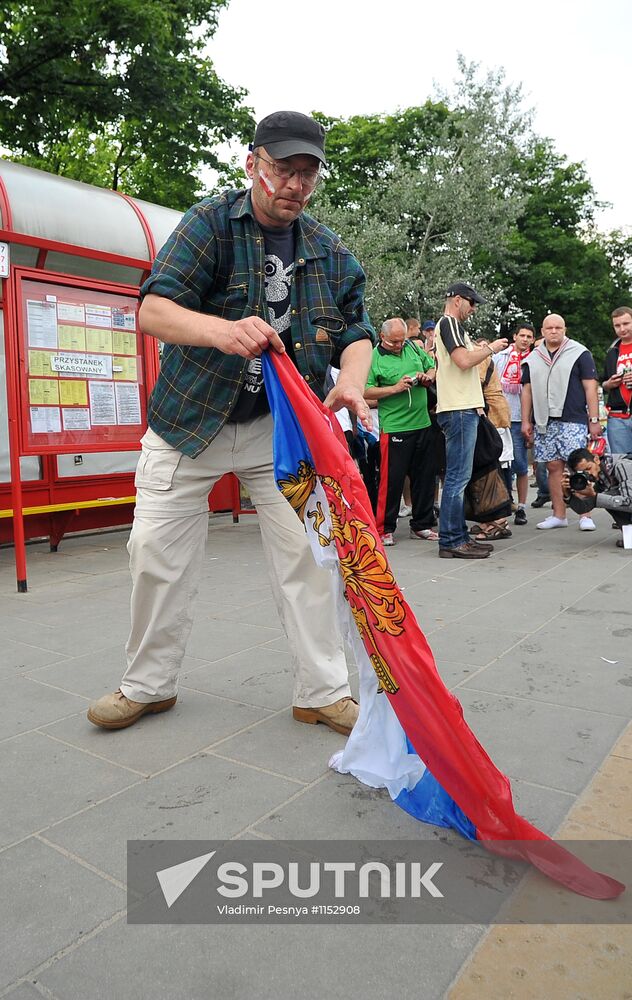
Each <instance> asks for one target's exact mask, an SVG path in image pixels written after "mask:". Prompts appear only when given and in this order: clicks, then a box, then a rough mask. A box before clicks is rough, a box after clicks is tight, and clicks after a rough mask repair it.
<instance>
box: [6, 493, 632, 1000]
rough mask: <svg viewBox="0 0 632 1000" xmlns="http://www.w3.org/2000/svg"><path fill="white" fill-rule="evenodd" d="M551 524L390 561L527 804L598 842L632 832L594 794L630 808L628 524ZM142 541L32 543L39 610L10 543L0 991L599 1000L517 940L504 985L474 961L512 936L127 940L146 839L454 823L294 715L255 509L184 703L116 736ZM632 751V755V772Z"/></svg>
mask: <svg viewBox="0 0 632 1000" xmlns="http://www.w3.org/2000/svg"><path fill="white" fill-rule="evenodd" d="M528 513H529V524H528V525H527V526H525V527H515V528H514V529H513V537H512V538H511V539H507V540H506V541H503V542H499V543H497V545H496V551H495V553H494V555H493V556H492V557H491V558H490V559H489V560H486V561H485V562H476V563H468V562H461V561H456V560H451V561H445V560H439V559H438V558H437V552H436V544H435V543H428V542H421V541H418V540H416V539H409V538H408V537H407V535H408V531H407V526H406V525H405V523H403V522H401V521H400V528H399V533H398V534H399V538H398V544H397V545H395V546H394V548H392V549H390V550H389V552H388V557H389V560H390V562H391V565H392V567H393V570H394V573H395V576H396V578H397V580H398V582H399V584H400V586H401V587H402V588H403V590H404V594H405V596H406V599H407V601H408V602H409V604H410V605H411V606H412V608H413V610H414V611H415V613H416V614H417V616H418V618H419V621H420V624H421V626H422V628H423V629H424V631H425V632H426V635H427V636H428V639H429V642H430V645H431V647H432V649H433V651H434V653H435V657H436V660H437V664H438V667H439V670H440V672H441V674H442V676H443V678H444V680H445V682H446V684H447V685H448V686H449V687H450V688H451V689H452V690H453V691H454V692H455V693H456V695H457V696H458V698H459V699H460V701H461V703H462V705H463V708H464V712H465V715H466V718H467V720H468V722H469V723H470V724H471V725H472V728H473V729H474V731H475V733H476V734H477V736H478V737H479V739H480V740H481V742H482V743H483V745H484V746H485V748H486V749H487V750H488V752H489V753H490V755H491V756H492V757H493V759H494V760H495V762H496V763H497V764H498V766H499V767H500V768H502V770H504V771H505V772H506V773H507V774H508V775H509V777H510V778H511V779H512V785H513V789H514V795H515V799H516V802H517V806H518V809H519V811H520V812H522V813H523V814H524V815H525V816H527V818H528V819H530V820H532V821H533V822H535V823H536V824H537V825H539V826H540V827H541V828H542V829H544V830H545V831H546V832H547V833H554V832H555V831H556V830H557V829H558V828H559V827H560V824H561V823H563V821H565V819H566V817H568V815H569V813H570V811H571V810H572V809H573V807H576V808H577V809H578V810H579V812H578V813H576V812H573V813H572V816H579V818H580V820H582V822H583V823H584V824H587V827H586V828H587V829H588V831H589V833H590V835H591V836H593V837H598V836H599V835H600V834H599V833H598V832H595V831H599V830H600V829H601V831H602V833H603V835H604V837H607V836H613V835H619V836H625V837H630V836H631V835H632V827H630V825H629V823H630V822H632V820H630V816H629V812H628V813H626V814H625V816H624V818H623V819H620V820H619V821H618V823H617V822H615V823H614V826H613V825H612V824H610V825H608V824H607V823H604V821H603V812H599V810H593V808H592V806H591V800H589V799H586V798H585V796H586V794H587V793H586V791H585V790H586V788H587V786H588V785H589V784H590V782H591V781H592V780H593V778H595V776H597V779H598V780H599V781H601V783H602V784H601V786H599V787H600V788H601V794H602V801H603V794H605V795H606V797H607V798H608V801H609V803H610V807H611V808H612V809H614V810H615V811H616V809H617V807H618V806H620V804H621V800H622V798H623V799H625V798H626V796H627V797H628V799H629V789H630V775H631V769H632V753H631V752H630V750H629V746H630V745H631V744H630V743H629V737H627V739H628V742H627V743H625V744H622V743H620V742H619V743H618V742H617V741H619V740H620V738H621V737H622V734H623V733H624V731H625V730H626V727H627V726H628V723H629V722H630V719H631V718H632V656H631V655H630V647H631V641H632V606H631V603H630V593H631V589H630V583H631V572H632V552H624V551H622V550H620V549H617V548H616V547H615V541H616V538H617V537H618V536H617V534H616V533H615V532H614V531H612V530H611V528H610V520H609V518H608V517H607V515H606V514H605V513H603V512H599V513H598V515H597V517H596V521H597V526H598V527H597V531H595V532H592V533H588V532H580V531H579V530H578V528H577V521H576V519H573V521H572V522H571V524H570V526H569V527H568V528H567V529H562V530H558V531H548V532H540V531H537V530H536V527H535V525H536V522H537V520H540V519H541V516H542V514H541V512H540V511H537V512H536V511H532V510H529V512H528ZM545 515H546V511H545V512H544V516H545ZM126 541H127V532H126V531H125V530H123V531H115V532H110V533H98V534H91V535H86V536H83V537H78V536H76V537H71V536H69V537H67V538H65V539H64V540H63V542H62V544H61V546H60V549H59V551H58V552H57V553H54V554H53V553H50V552H49V551H48V546H47V545H46V544H45V543H36V544H33V545H30V546H29V547H28V552H27V555H28V579H29V591H28V593H27V594H17V593H16V590H15V568H14V562H13V551H12V550H11V549H9V548H5V549H2V550H0V638H1V643H0V679H1V680H2V684H3V698H2V700H1V701H0V773H1V774H2V776H3V779H2V792H1V798H2V804H1V809H0V870H1V871H2V878H1V881H0V884H1V885H2V887H3V890H4V891H3V892H2V894H1V895H0V926H2V929H3V930H2V934H1V935H0V997H5V996H7V997H11V998H12V1000H29V998H34V997H42V996H44V997H48V998H49V1000H75V998H77V1000H98V998H102V997H103V998H106V997H107V998H111V997H113V996H120V997H123V998H125V1000H136V998H143V1000H144V998H147V1000H149V998H151V1000H162V998H165V1000H166V998H169V1000H172V998H174V997H177V998H183V1000H203V998H204V1000H205V998H215V997H217V998H221V1000H232V998H235V1000H251V998H253V1000H254V998H256V1000H259V998H262V1000H265V998H268V997H270V998H274V1000H294V998H299V997H300V998H304V1000H312V998H313V1000H315V998H317V997H318V998H322V997H324V998H332V1000H333V998H338V997H340V998H343V997H344V998H345V1000H349V998H351V1000H355V998H356V997H357V998H358V1000H360V998H362V1000H374V998H375V1000H378V998H379V1000H382V998H383V997H384V996H385V995H387V993H388V994H392V995H394V996H398V997H399V998H401V1000H408V998H411V1000H412V998H414V1000H422V998H423V1000H440V998H443V997H445V996H447V995H448V993H449V992H450V991H452V993H451V995H452V996H453V997H455V998H456V997H459V998H460V997H466V996H467V997H477V996H480V997H481V998H485V1000H487V998H491V997H492V996H494V997H495V996H498V997H518V998H525V1000H526V998H528V997H534V998H536V997H537V998H541V997H545V996H547V995H551V996H552V995H555V996H556V997H558V998H565V997H568V998H569V1000H570V998H571V997H580V996H583V995H584V994H583V993H582V992H581V989H580V987H579V986H578V985H577V982H576V980H575V979H573V980H572V982H571V988H572V989H571V992H565V988H566V987H565V979H564V976H563V975H562V974H561V973H560V974H558V975H557V981H556V982H555V989H554V991H552V992H551V993H550V994H547V991H546V989H545V988H544V987H543V986H542V983H540V984H539V985H538V983H537V982H536V981H535V980H534V979H533V977H530V976H529V975H523V976H521V975H519V974H516V975H515V976H514V977H513V979H511V978H510V979H509V980H507V982H505V980H503V979H502V975H501V973H502V967H503V966H504V965H506V964H507V959H506V958H503V955H506V954H507V953H508V952H510V953H511V956H512V961H514V966H515V967H516V968H518V969H520V968H521V967H522V966H524V967H525V968H526V969H527V971H529V963H532V964H533V963H538V962H540V961H541V959H540V958H538V955H537V952H535V951H534V950H533V945H532V939H527V938H525V937H524V936H523V937H522V938H520V937H519V936H518V937H515V932H511V935H510V939H507V938H505V939H504V940H505V941H507V940H509V943H508V944H507V946H506V951H505V952H502V949H501V951H500V952H499V950H498V948H499V946H498V945H497V944H496V946H495V950H494V948H492V952H493V954H492V958H491V959H490V960H489V961H488V964H487V965H485V966H484V967H483V968H482V969H481V968H479V967H475V966H471V965H468V963H471V961H473V958H472V956H474V957H476V956H479V955H481V954H482V948H483V947H484V943H485V941H486V940H488V938H489V936H488V935H486V931H487V928H485V927H483V926H480V925H476V924H471V925H436V926H433V925H430V926H428V925H424V926H348V925H338V926H326V927H322V926H313V925H312V926H304V927H301V926H258V925H249V926H244V927H241V926H185V927H181V926H180V927H179V926H139V925H128V924H127V923H126V919H125V917H126V913H125V878H126V870H125V849H126V841H127V839H130V838H139V839H142V838H150V839H189V838H190V839H205V838H206V839H227V838H237V837H249V838H256V837H260V838H264V839H268V838H296V839H308V838H312V839H319V838H322V839H336V838H343V839H344V838H347V839H356V838H363V839H369V838H373V839H405V838H410V839H413V838H414V839H417V838H423V839H428V840H431V839H432V838H433V837H437V836H439V831H438V830H437V829H436V828H434V827H427V826H423V827H422V826H421V825H420V824H417V823H415V821H413V820H412V819H411V818H410V817H409V816H408V815H407V814H405V813H403V812H402V811H401V810H399V809H397V808H396V807H394V806H393V805H392V804H391V803H390V801H389V800H388V797H387V796H386V795H385V793H383V792H380V791H373V790H370V789H367V788H364V787H362V786H359V785H358V784H357V783H356V782H355V780H354V779H352V778H350V777H348V776H342V775H338V774H336V773H334V772H332V771H329V770H328V768H327V761H328V759H329V756H330V755H331V753H332V752H333V751H335V750H336V749H338V748H339V747H341V746H342V745H343V740H342V737H339V736H338V735H336V734H334V733H332V732H330V731H329V730H326V729H325V728H324V727H322V726H303V725H300V724H298V723H295V722H294V721H293V720H292V718H291V705H290V699H291V662H290V656H289V652H288V648H287V643H286V640H285V637H284V634H283V631H282V628H281V625H280V622H279V620H278V617H277V614H276V610H275V608H274V605H273V602H272V601H271V598H270V592H269V588H268V583H267V574H266V567H265V564H264V560H263V555H262V550H261V545H260V539H259V532H258V526H257V521H256V517H255V516H253V515H248V516H244V517H242V518H241V520H240V523H239V524H237V525H233V524H232V521H231V519H230V517H228V516H214V517H212V518H211V519H210V521H209V545H208V552H207V558H206V562H205V571H204V578H203V580H202V583H201V587H200V592H199V595H198V599H197V607H196V622H195V626H194V629H193V633H192V636H191V641H190V643H189V646H188V649H187V656H186V659H185V663H184V667H183V671H182V675H181V687H180V697H179V700H178V703H177V705H176V707H175V708H174V709H173V710H172V711H170V712H168V713H166V714H165V715H160V716H150V717H146V718H144V719H142V720H141V721H140V722H139V723H138V724H137V725H136V726H134V727H132V728H130V729H127V730H124V731H120V732H115V733H112V732H104V731H102V730H99V729H97V728H95V727H93V726H91V725H90V724H89V723H88V722H87V720H86V718H85V711H86V708H87V705H88V702H89V701H90V700H92V699H93V698H94V697H98V696H99V695H101V694H102V693H104V692H105V691H108V690H113V689H114V688H116V686H117V685H118V682H119V680H120V675H121V672H122V668H123V659H124V648H123V647H124V642H125V638H126V633H127V627H128V616H129V611H128V604H129V578H128V572H127V555H126V550H125V544H126ZM323 626H324V627H326V623H323ZM350 670H351V673H352V678H353V682H354V683H355V681H356V678H355V668H354V666H353V663H351V664H350ZM624 739H626V737H624ZM615 745H617V746H618V747H619V748H620V747H621V746H625V747H627V748H628V749H627V750H625V751H624V752H621V750H620V749H619V750H618V751H617V753H616V754H614V756H613V755H612V754H611V752H612V750H613V747H615ZM604 782H605V785H604ZM604 788H606V789H607V791H606V792H605V793H604V792H603V789H604ZM625 789H627V791H625ZM586 810H588V812H586ZM619 815H622V814H621V813H620V814H619ZM567 822H570V821H569V820H567ZM580 829H584V827H580ZM613 831H614V832H613ZM567 835H568V836H569V837H570V836H573V831H572V829H571V830H570V832H568V833H567ZM575 835H577V834H575ZM586 930H588V931H589V932H591V933H592V937H593V940H594V930H593V929H591V928H588V929H586V928H580V929H579V931H583V932H585V931H586ZM623 930H625V931H629V928H625V929H623ZM493 931H494V929H492V931H491V932H490V934H493ZM579 931H578V934H576V935H575V938H572V937H571V938H570V939H568V940H566V942H565V941H564V940H561V941H560V940H557V939H556V942H555V949H557V950H555V949H554V957H555V956H558V960H557V965H558V966H561V967H562V968H564V967H568V966H569V963H570V967H572V963H573V961H574V954H575V952H576V950H577V947H578V945H577V940H578V939H579V940H581V933H579ZM621 931H622V929H621V928H618V929H617V932H619V933H620V932H621ZM497 936H498V935H497ZM589 937H590V934H589ZM532 938H533V935H532ZM627 940H628V942H629V940H630V935H629V934H628V938H627ZM612 941H613V942H614V944H613V946H612V947H611V948H610V951H609V952H608V963H607V968H606V967H604V968H602V969H601V971H600V968H601V967H600V966H599V965H598V964H597V966H596V967H595V969H593V970H592V972H591V976H592V978H591V979H590V990H589V992H587V993H586V994H585V995H586V997H589V998H590V1000H601V998H603V1000H612V998H616V997H621V998H623V997H626V996H628V997H629V996H630V992H629V990H630V986H629V984H630V983H631V982H632V969H631V968H630V965H629V948H628V954H627V957H626V954H625V948H623V947H619V945H618V943H617V942H618V938H616V937H613V938H612ZM604 947H605V946H604ZM551 962H552V963H553V965H552V967H554V966H555V961H554V960H553V959H551ZM521 963H522V966H521ZM495 970H496V971H495ZM523 971H524V970H523ZM558 972H559V970H558ZM481 977H482V978H481ZM495 977H496V978H495ZM566 980H567V983H566V985H568V981H570V980H569V979H568V977H566ZM543 988H544V992H538V991H539V990H541V989H543ZM573 989H574V990H575V992H572V990H573ZM626 989H627V990H628V992H627V993H626ZM521 990H522V992H521ZM529 990H531V991H532V992H529ZM578 990H579V992H578ZM533 991H535V992H533Z"/></svg>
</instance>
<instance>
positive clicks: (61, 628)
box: [5, 611, 129, 656]
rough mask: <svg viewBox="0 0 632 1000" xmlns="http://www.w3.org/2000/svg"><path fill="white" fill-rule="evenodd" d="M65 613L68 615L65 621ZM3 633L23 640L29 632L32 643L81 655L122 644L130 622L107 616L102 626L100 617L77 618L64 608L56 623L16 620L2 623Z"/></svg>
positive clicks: (40, 647) (44, 647)
mask: <svg viewBox="0 0 632 1000" xmlns="http://www.w3.org/2000/svg"><path fill="white" fill-rule="evenodd" d="M65 615H69V616H70V617H69V618H68V619H66V621H64V617H65ZM5 632H6V633H7V636H8V638H9V639H12V640H13V642H23V640H24V636H25V635H28V640H29V645H31V646H37V647H38V648H39V649H42V650H45V651H48V652H55V653H62V654H64V655H65V656H81V655H83V654H85V653H92V652H95V651H96V650H99V649H104V648H105V647H106V646H111V645H112V643H113V642H120V643H121V644H124V643H125V642H126V641H127V636H128V634H129V621H127V622H126V621H125V620H120V619H117V618H115V619H113V620H112V619H110V620H109V621H108V627H107V629H104V627H103V617H96V618H93V619H84V620H83V621H76V620H75V618H74V615H72V613H71V612H70V611H65V612H64V613H60V614H59V616H58V622H57V624H56V625H42V624H40V623H39V622H28V623H27V622H24V621H19V620H17V619H16V621H15V623H14V624H11V625H5Z"/></svg>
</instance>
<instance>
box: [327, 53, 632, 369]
mask: <svg viewBox="0 0 632 1000" xmlns="http://www.w3.org/2000/svg"><path fill="white" fill-rule="evenodd" d="M320 118H321V120H322V121H323V122H324V124H326V125H327V126H328V129H329V132H328V138H327V145H328V157H329V160H330V170H329V173H330V179H329V180H328V181H327V184H326V185H325V187H324V188H323V190H322V191H321V192H319V195H318V201H317V203H316V205H315V208H316V209H317V214H319V215H320V217H321V218H323V220H324V221H326V222H328V223H329V224H330V225H331V226H332V228H334V229H337V230H338V231H339V232H340V233H341V234H342V235H343V236H344V238H345V239H346V240H347V242H348V243H349V245H350V246H351V248H352V249H353V250H354V251H355V252H356V253H357V254H358V256H359V257H360V259H361V260H362V262H363V264H364V265H365V268H366V270H367V276H368V285H367V288H368V304H369V307H370V309H371V313H372V316H373V319H374V321H375V322H377V323H380V322H381V321H382V319H383V318H384V317H385V316H387V315H403V316H409V315H417V316H419V317H421V318H425V317H427V316H436V315H437V313H438V312H439V310H440V309H441V307H442V291H443V290H444V289H445V287H446V285H447V284H449V283H450V282H451V281H454V280H458V279H464V280H469V281H471V282H472V284H474V285H476V286H477V287H480V288H481V290H482V291H483V292H484V293H485V294H486V296H487V297H488V298H489V300H490V304H489V306H486V307H484V308H483V309H481V310H479V311H478V315H477V317H476V322H475V324H473V325H474V326H476V327H477V328H478V329H479V330H482V331H485V332H490V333H491V332H492V331H494V330H497V329H498V328H499V327H500V328H501V329H503V330H508V329H510V328H511V327H512V326H513V325H514V323H515V321H516V320H517V319H518V318H528V319H530V320H532V321H533V322H534V323H536V325H538V326H539V325H540V323H541V322H542V319H543V318H544V316H545V315H546V314H547V313H548V312H560V313H561V314H562V315H563V316H564V317H565V318H566V321H567V326H568V329H569V333H570V335H571V336H573V337H576V338H577V339H578V340H580V341H582V342H583V343H586V344H587V345H588V346H590V347H591V349H592V350H593V351H594V353H595V356H596V358H597V360H600V359H601V357H602V356H603V353H604V351H605V349H606V347H607V345H608V344H609V343H610V341H611V340H612V325H611V322H610V313H611V311H612V309H613V308H614V307H615V306H618V305H621V304H626V303H630V302H632V294H631V280H632V236H629V235H625V234H623V233H620V232H615V233H611V234H610V235H608V236H605V235H604V234H602V233H600V232H599V230H598V229H597V228H596V224H595V216H596V212H597V210H598V209H599V208H600V207H601V206H600V204H599V203H598V201H597V199H596V195H595V191H594V188H593V186H592V183H591V181H590V179H589V177H588V175H587V173H586V169H585V167H584V165H583V164H580V163H570V162H569V161H568V160H567V159H566V157H564V156H563V155H560V154H559V153H557V152H556V150H555V149H554V146H553V144H552V142H551V141H550V140H546V139H542V138H541V137H539V136H537V135H535V134H534V132H533V129H532V125H531V116H530V114H529V113H528V112H526V111H525V110H524V109H523V102H522V95H521V93H520V90H519V88H512V87H509V86H507V85H506V83H505V80H504V75H503V73H502V72H492V73H487V74H481V73H480V70H479V68H478V67H477V66H476V65H475V64H471V65H468V64H467V63H465V62H464V61H463V60H460V75H459V78H458V80H457V83H456V86H455V89H454V90H453V91H452V92H451V93H438V94H436V95H435V100H434V101H428V102H427V103H426V104H425V105H423V106H421V107H418V108H408V109H406V110H403V111H398V112H397V113H395V114H392V115H382V116H380V115H371V116H367V117H364V118H363V117H360V116H355V117H353V118H350V119H346V120H344V119H332V118H326V117H325V116H323V115H321V116H320Z"/></svg>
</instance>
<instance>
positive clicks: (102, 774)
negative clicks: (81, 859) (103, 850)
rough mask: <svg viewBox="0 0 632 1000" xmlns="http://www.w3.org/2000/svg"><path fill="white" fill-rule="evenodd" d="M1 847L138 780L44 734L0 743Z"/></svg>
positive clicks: (126, 772)
mask: <svg viewBox="0 0 632 1000" xmlns="http://www.w3.org/2000/svg"><path fill="white" fill-rule="evenodd" d="M0 773H1V774H2V776H3V777H2V809H1V810H0V846H2V845H4V844H10V843H12V842H13V841H14V840H18V839H20V838H21V837H25V836H27V835H28V834H30V833H34V832H35V831H37V830H41V829H43V828H44V827H47V826H48V825H49V824H50V823H54V822H56V821H57V820H60V819H63V818H64V816H67V815H69V814H70V813H74V812H76V811H77V810H78V809H84V808H85V807H86V806H88V805H90V804H91V803H93V802H97V801H98V800H99V799H101V798H105V797H106V796H108V795H112V794H113V793H114V792H118V791H120V789H122V788H126V787H127V786H128V785H131V784H132V783H133V782H134V781H138V778H137V777H136V776H135V775H133V774H131V773H130V772H129V771H124V770H123V769H122V768H120V767H115V766H114V765H113V764H110V763H107V762H106V761H102V760H97V759H96V758H94V757H90V756H89V755H88V754H85V753H81V751H79V750H76V749H74V748H73V747H67V746H63V745H62V744H61V743H57V742H56V741H55V740H50V739H48V737H47V736H44V735H43V734H42V733H27V734H25V735H24V736H18V737H17V738H16V739H14V740H7V741H6V742H4V743H1V744H0Z"/></svg>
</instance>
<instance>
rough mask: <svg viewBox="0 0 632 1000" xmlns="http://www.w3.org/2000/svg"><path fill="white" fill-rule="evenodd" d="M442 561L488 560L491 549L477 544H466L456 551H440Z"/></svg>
mask: <svg viewBox="0 0 632 1000" xmlns="http://www.w3.org/2000/svg"><path fill="white" fill-rule="evenodd" d="M439 558H440V559H488V558H489V549H487V548H485V549H484V548H482V546H479V545H477V543H476V542H464V543H463V545H457V547H456V548H455V549H439Z"/></svg>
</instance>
